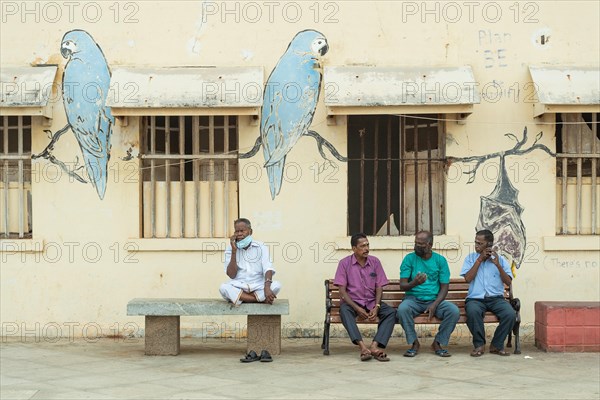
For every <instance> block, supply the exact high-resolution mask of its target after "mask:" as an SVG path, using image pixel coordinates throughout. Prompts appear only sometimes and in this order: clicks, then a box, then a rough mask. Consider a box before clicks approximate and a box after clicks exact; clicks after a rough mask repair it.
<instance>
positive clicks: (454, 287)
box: [321, 278, 521, 355]
mask: <svg viewBox="0 0 600 400" xmlns="http://www.w3.org/2000/svg"><path fill="white" fill-rule="evenodd" d="M504 289H505V290H504V297H505V298H506V300H507V301H508V302H510V305H511V306H512V307H513V309H514V310H515V312H516V319H515V325H514V327H513V329H512V332H511V333H509V335H508V343H507V344H506V347H512V334H514V335H515V354H521V342H520V338H519V327H520V324H521V315H520V312H519V311H520V309H521V302H520V301H519V299H517V298H514V297H513V293H512V285H511V286H505V288H504ZM468 290H469V284H468V283H466V282H465V280H464V279H462V278H456V279H451V280H450V285H449V288H448V295H447V296H446V300H448V301H450V302H452V303H454V304H456V305H457V306H458V309H459V310H460V318H459V320H458V323H459V324H460V323H463V324H464V323H466V322H467V315H466V311H465V299H466V297H467V292H468ZM404 296H405V293H404V291H402V290H400V280H399V279H390V282H389V283H388V284H387V285H386V286H384V287H383V296H382V300H383V301H384V302H385V303H387V304H388V305H390V306H392V307H394V308H395V309H398V306H399V305H400V303H401V302H402V299H404ZM340 297H341V296H340V291H339V288H338V287H337V286H335V285H334V284H333V279H327V280H325V327H324V330H323V344H322V345H321V348H322V349H323V354H325V355H329V328H330V325H331V324H341V323H342V319H341V317H340ZM427 317H428V316H427V314H421V315H418V316H416V317H415V324H439V323H440V322H441V320H439V319H437V318H435V317H434V318H432V319H431V320H428V319H427ZM483 321H484V323H494V322H496V323H497V322H498V318H496V316H495V315H494V314H492V313H491V312H487V313H486V314H485V317H484V320H483ZM356 322H357V323H359V324H377V323H378V322H379V321H368V320H364V319H359V318H357V319H356Z"/></svg>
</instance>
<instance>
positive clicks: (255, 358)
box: [240, 350, 260, 363]
mask: <svg viewBox="0 0 600 400" xmlns="http://www.w3.org/2000/svg"><path fill="white" fill-rule="evenodd" d="M258 360H260V357H259V356H258V354H256V352H255V351H254V350H250V352H249V353H248V354H246V356H245V357H244V358H240V361H241V362H243V363H249V362H253V361H258Z"/></svg>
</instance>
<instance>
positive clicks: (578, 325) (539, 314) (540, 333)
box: [535, 301, 600, 352]
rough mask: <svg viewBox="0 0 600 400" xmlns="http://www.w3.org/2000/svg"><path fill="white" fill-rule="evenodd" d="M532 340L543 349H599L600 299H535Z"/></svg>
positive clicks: (579, 350)
mask: <svg viewBox="0 0 600 400" xmlns="http://www.w3.org/2000/svg"><path fill="white" fill-rule="evenodd" d="M535 344H536V346H537V347H538V348H539V349H541V350H544V351H553V352H582V351H586V352H599V351H600V302H597V301H537V302H536V303H535Z"/></svg>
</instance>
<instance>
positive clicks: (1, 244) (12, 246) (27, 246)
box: [0, 239, 44, 253]
mask: <svg viewBox="0 0 600 400" xmlns="http://www.w3.org/2000/svg"><path fill="white" fill-rule="evenodd" d="M43 251H44V241H43V240H41V239H2V240H0V253H41V252H43Z"/></svg>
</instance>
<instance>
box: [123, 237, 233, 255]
mask: <svg viewBox="0 0 600 400" xmlns="http://www.w3.org/2000/svg"><path fill="white" fill-rule="evenodd" d="M127 243H128V246H127V251H129V252H141V251H210V252H220V251H225V249H226V247H227V245H228V244H229V239H225V238H214V239H211V238H206V239H185V238H184V239H180V238H174V239H128V241H127Z"/></svg>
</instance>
